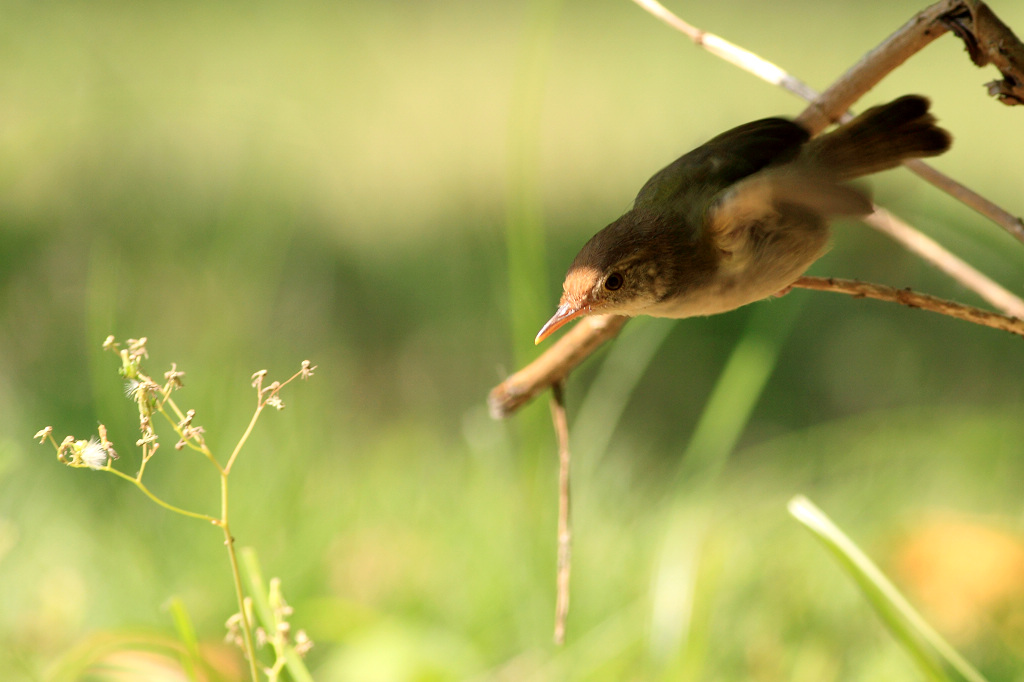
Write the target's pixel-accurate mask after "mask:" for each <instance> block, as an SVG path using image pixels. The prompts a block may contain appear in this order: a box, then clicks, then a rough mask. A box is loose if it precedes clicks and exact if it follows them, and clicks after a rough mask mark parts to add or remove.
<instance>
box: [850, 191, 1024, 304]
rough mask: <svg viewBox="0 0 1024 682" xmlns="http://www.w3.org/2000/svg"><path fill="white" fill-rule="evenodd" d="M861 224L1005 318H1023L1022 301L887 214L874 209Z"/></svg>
mask: <svg viewBox="0 0 1024 682" xmlns="http://www.w3.org/2000/svg"><path fill="white" fill-rule="evenodd" d="M864 222H866V223H867V224H869V225H871V226H872V227H873V228H875V229H876V230H878V231H879V232H882V233H883V234H886V235H888V236H889V237H891V238H892V239H894V240H896V241H898V242H899V243H900V244H902V245H903V246H904V247H905V248H906V249H907V250H909V251H912V252H913V253H915V254H917V255H919V256H921V258H923V259H925V260H926V261H928V262H929V263H932V264H933V265H935V267H937V268H938V269H940V270H942V271H943V272H944V273H946V274H947V275H949V276H950V277H952V278H953V279H955V280H956V281H957V282H959V283H960V284H962V285H963V286H965V287H967V288H968V289H970V290H971V291H973V292H975V293H976V294H978V295H979V296H981V297H982V298H983V299H985V300H986V301H988V302H989V303H990V304H992V305H993V306H994V307H996V308H998V309H999V310H1001V311H1003V312H1004V313H1006V314H1007V315H1012V316H1013V317H1017V318H1021V319H1024V301H1022V300H1021V299H1020V297H1019V296H1016V295H1014V294H1013V293H1011V292H1010V291H1008V290H1007V289H1005V288H1004V287H1002V286H1000V285H999V284H997V283H996V282H994V281H993V280H992V279H991V278H989V277H988V276H987V275H985V274H984V273H982V272H980V271H979V270H977V269H975V268H973V267H971V266H970V265H968V264H967V263H966V262H964V261H963V260H961V259H960V258H958V257H957V256H955V255H953V254H952V253H950V252H949V251H947V250H946V249H945V248H944V247H943V246H941V245H940V244H939V243H938V242H936V241H935V240H934V239H932V238H931V237H928V236H927V235H925V234H923V233H922V232H920V231H918V230H915V229H914V228H913V227H911V226H910V225H908V224H907V223H905V222H903V221H902V220H900V219H899V218H897V217H896V216H894V215H893V214H892V213H890V212H889V211H887V210H885V209H883V208H878V207H876V208H875V212H874V213H872V214H871V215H869V216H867V217H865V218H864Z"/></svg>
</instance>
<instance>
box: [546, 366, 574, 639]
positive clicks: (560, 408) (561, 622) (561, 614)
mask: <svg viewBox="0 0 1024 682" xmlns="http://www.w3.org/2000/svg"><path fill="white" fill-rule="evenodd" d="M551 389H552V398H551V420H552V422H553V423H554V425H555V435H556V437H557V438H558V574H557V579H556V583H557V587H558V596H557V597H556V599H555V636H554V639H555V644H564V643H565V622H566V619H567V618H568V617H569V580H570V576H571V572H572V524H571V522H570V515H569V512H570V507H569V462H570V453H569V421H568V419H567V418H566V416H565V396H564V394H563V391H562V382H561V381H556V382H555V383H554V384H552V386H551Z"/></svg>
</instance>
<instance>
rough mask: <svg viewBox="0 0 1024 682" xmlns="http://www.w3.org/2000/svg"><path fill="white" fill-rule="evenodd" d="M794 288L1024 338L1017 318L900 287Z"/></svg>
mask: <svg viewBox="0 0 1024 682" xmlns="http://www.w3.org/2000/svg"><path fill="white" fill-rule="evenodd" d="M793 286H794V287H797V288H800V289H813V290H815V291H833V292H835V293H839V294H849V295H850V296H853V297H854V298H873V299H876V300H878V301H889V302H892V303H899V304H900V305H905V306H908V307H910V308H921V309H922V310H930V311H932V312H933V313H939V314H940V315H947V316H949V317H955V318H957V319H958V320H966V321H967V322H973V323H974V324H980V325H983V326H985V327H991V328H992V329H1001V330H1003V331H1006V332H1010V333H1011V334H1016V335H1017V336H1021V337H1024V321H1021V320H1019V319H1018V318H1016V317H1009V316H1007V315H1000V314H999V313H993V312H990V311H988V310H981V309H979V308H974V307H972V306H969V305H964V304H962V303H957V302H955V301H947V300H945V299H942V298H936V297H935V296H929V295H928V294H922V293H918V292H916V291H911V290H910V289H897V288H896V287H889V286H885V285H882V284H872V283H870V282H859V281H857V280H852V279H838V278H835V277H801V278H800V279H798V280H797V281H796V282H794V283H793Z"/></svg>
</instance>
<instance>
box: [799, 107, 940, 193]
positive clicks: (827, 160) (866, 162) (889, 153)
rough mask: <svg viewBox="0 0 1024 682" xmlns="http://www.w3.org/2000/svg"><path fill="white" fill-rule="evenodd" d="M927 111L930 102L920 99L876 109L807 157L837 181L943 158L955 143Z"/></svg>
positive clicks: (814, 144) (815, 143)
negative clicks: (907, 162) (923, 159)
mask: <svg viewBox="0 0 1024 682" xmlns="http://www.w3.org/2000/svg"><path fill="white" fill-rule="evenodd" d="M928 107H929V102H928V100H927V99H926V98H924V97H921V96H920V95H906V96H904V97H900V98H899V99H896V100H893V101H892V102H889V103H888V104H882V105H880V106H876V107H872V108H871V109H868V110H867V111H865V112H864V113H862V114H860V115H859V116H857V117H856V118H854V119H853V120H852V121H850V122H849V123H847V124H845V125H843V126H841V127H839V128H837V129H836V130H834V131H833V132H831V133H828V134H826V135H822V136H821V137H819V138H816V139H815V140H812V141H811V142H809V143H808V144H807V146H806V147H805V149H804V155H805V158H806V160H807V161H808V162H810V164H811V165H812V166H813V167H817V168H821V169H826V170H828V171H829V172H831V173H833V174H834V177H835V178H836V179H837V180H848V179H851V178H856V177H859V176H861V175H867V174H869V173H877V172H878V171H883V170H887V169H889V168H894V167H896V166H898V165H899V164H901V163H902V162H903V161H904V160H906V159H913V158H919V157H925V156H936V155H938V154H941V153H942V152H944V151H946V150H947V149H949V145H950V143H951V141H952V138H951V137H950V134H949V133H948V132H946V131H945V130H943V129H942V128H940V127H938V126H937V125H935V117H934V116H932V115H931V114H930V113H928Z"/></svg>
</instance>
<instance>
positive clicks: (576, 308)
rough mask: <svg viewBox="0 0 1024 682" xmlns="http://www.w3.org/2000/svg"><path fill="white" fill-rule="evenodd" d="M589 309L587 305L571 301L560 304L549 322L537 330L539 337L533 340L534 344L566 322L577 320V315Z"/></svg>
mask: <svg viewBox="0 0 1024 682" xmlns="http://www.w3.org/2000/svg"><path fill="white" fill-rule="evenodd" d="M588 310H589V309H588V308H587V307H586V306H581V305H573V304H571V303H563V304H562V305H560V306H558V310H556V311H555V314H554V315H552V316H551V319H550V320H548V321H547V324H545V325H544V326H543V327H541V328H540V331H539V332H537V338H536V339H534V340H533V343H534V345H536V344H539V343H540V342H541V341H543V340H544V339H546V338H548V337H549V336H551V335H552V334H553V333H554V332H555V330H557V329H558V328H560V327H561V326H563V325H565V324H566V323H568V322H570V321H572V320H575V319H576V318H577V317H580V316H581V315H583V314H584V313H586V312H588Z"/></svg>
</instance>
